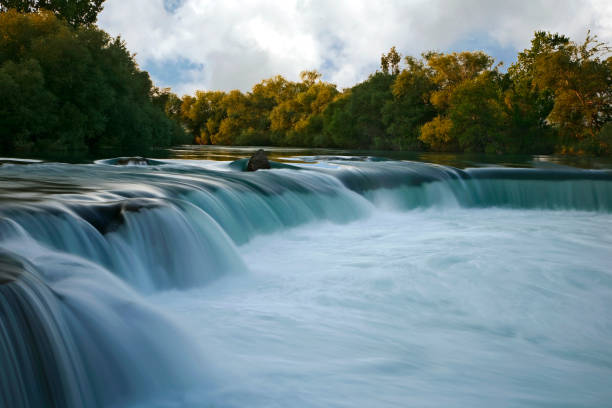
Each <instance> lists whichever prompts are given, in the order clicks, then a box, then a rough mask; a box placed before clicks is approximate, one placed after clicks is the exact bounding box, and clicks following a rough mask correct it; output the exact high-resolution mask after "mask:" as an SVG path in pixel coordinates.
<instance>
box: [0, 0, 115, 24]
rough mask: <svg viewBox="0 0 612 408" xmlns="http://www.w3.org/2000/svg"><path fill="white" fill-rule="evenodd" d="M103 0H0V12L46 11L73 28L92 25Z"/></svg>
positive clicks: (100, 9)
mask: <svg viewBox="0 0 612 408" xmlns="http://www.w3.org/2000/svg"><path fill="white" fill-rule="evenodd" d="M104 1H105V0H0V11H8V10H9V9H15V10H17V11H19V12H22V13H32V12H38V11H41V10H47V11H50V12H52V13H54V14H55V15H56V16H57V17H59V18H61V19H63V20H66V21H67V22H68V23H69V24H70V25H72V26H73V27H76V26H79V25H87V24H93V23H95V22H96V20H97V18H98V14H99V13H100V12H101V11H102V9H103V6H102V3H104Z"/></svg>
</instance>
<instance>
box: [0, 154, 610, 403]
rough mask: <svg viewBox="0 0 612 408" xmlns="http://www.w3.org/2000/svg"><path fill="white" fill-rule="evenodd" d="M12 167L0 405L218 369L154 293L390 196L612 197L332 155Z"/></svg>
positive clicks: (538, 174) (539, 177) (539, 178)
mask: <svg viewBox="0 0 612 408" xmlns="http://www.w3.org/2000/svg"><path fill="white" fill-rule="evenodd" d="M322 162H323V163H324V164H325V165H321V166H310V165H301V166H300V165H295V166H290V165H274V166H273V170H270V171H258V172H255V173H246V172H243V171H242V168H243V167H244V161H240V162H235V163H225V164H223V165H216V166H214V167H213V166H208V167H207V166H205V165H204V166H199V167H198V166H189V165H185V164H182V163H172V162H162V161H151V163H149V165H148V166H129V167H125V166H116V165H115V164H117V163H118V161H117V160H109V161H103V162H98V163H97V164H94V165H67V164H53V163H48V164H47V163H39V164H37V163H35V164H30V165H27V166H21V167H17V166H3V167H2V168H0V186H1V187H2V189H1V190H0V361H2V370H0V406H6V407H24V408H25V407H40V406H48V407H85V406H86V407H89V406H112V405H121V404H129V403H135V402H138V401H142V400H143V399H146V398H153V396H154V395H156V393H163V392H165V390H177V389H182V388H185V387H188V386H189V385H190V384H193V383H194V382H195V383H197V382H198V381H201V379H202V378H204V376H205V373H204V372H203V371H205V370H203V367H205V362H204V359H203V357H202V350H201V348H200V347H198V346H196V345H195V344H194V343H193V341H192V340H190V338H189V336H187V335H186V334H185V333H184V332H183V329H182V328H180V327H178V326H175V325H174V323H173V322H172V321H171V319H169V318H167V317H166V316H165V315H164V313H163V312H162V311H160V310H158V309H156V308H155V307H152V306H151V305H149V302H148V301H147V298H146V296H147V295H149V294H153V293H158V292H160V291H168V290H184V289H189V288H194V287H198V286H202V285H207V284H209V283H212V282H214V281H215V280H218V279H219V278H221V277H224V276H238V275H240V274H248V273H249V272H248V268H247V266H246V265H245V264H244V262H243V260H242V259H241V256H240V254H239V252H238V250H237V247H238V246H240V245H243V244H245V243H247V242H249V241H251V240H252V239H254V237H256V236H259V235H263V234H270V233H273V232H276V231H281V230H285V229H288V228H292V227H295V226H298V225H303V224H306V223H311V222H319V221H329V222H332V223H336V224H346V223H349V222H353V221H355V220H359V219H364V218H367V217H369V216H371V215H372V214H373V213H375V212H376V211H380V210H382V209H389V208H390V209H392V210H393V211H410V210H413V209H434V210H439V211H444V210H445V209H461V208H465V209H476V208H489V207H498V208H511V209H524V210H533V209H540V210H566V211H590V212H599V213H609V212H612V172H610V171H603V170H599V171H597V170H574V169H561V170H541V169H510V168H484V169H466V170H459V169H455V168H451V167H445V166H439V165H431V164H424V163H415V162H395V161H342V160H333V159H330V160H327V161H326V160H324V159H322Z"/></svg>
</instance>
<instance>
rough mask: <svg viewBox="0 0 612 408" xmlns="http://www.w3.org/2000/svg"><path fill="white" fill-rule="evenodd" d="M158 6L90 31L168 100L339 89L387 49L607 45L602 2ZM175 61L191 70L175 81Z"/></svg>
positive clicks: (267, 1) (111, 14) (145, 0)
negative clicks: (109, 42) (568, 42)
mask: <svg viewBox="0 0 612 408" xmlns="http://www.w3.org/2000/svg"><path fill="white" fill-rule="evenodd" d="M166 1H167V2H168V3H167V4H166V6H167V7H164V1H163V0H129V1H126V0H107V1H106V3H105V8H104V11H103V12H102V14H101V15H100V17H99V25H100V26H101V27H102V28H103V29H105V30H107V31H109V32H110V33H111V34H113V35H121V36H122V37H123V38H124V39H125V40H126V42H127V44H128V47H129V49H130V50H132V51H133V52H136V53H137V60H138V61H139V63H140V64H141V66H143V67H144V68H145V69H151V67H157V68H156V69H155V70H153V69H151V71H152V74H153V77H154V80H155V81H156V83H157V84H158V85H160V86H167V85H172V86H173V89H174V90H175V91H176V92H178V93H192V92H193V91H194V90H196V89H223V90H230V89H235V88H237V89H241V90H248V89H250V88H251V86H252V85H253V84H255V83H256V82H259V81H260V80H262V79H264V78H269V77H271V76H273V75H276V74H282V75H283V76H285V77H287V78H289V79H294V80H295V79H297V78H298V75H299V72H300V71H302V70H304V69H318V70H320V71H322V72H323V74H324V79H326V80H329V81H332V82H335V83H337V84H338V85H339V86H340V87H347V86H351V85H353V84H355V83H356V82H358V81H360V80H363V79H365V78H366V77H367V75H368V74H369V73H370V72H372V71H373V70H375V69H376V68H377V66H378V63H379V58H380V55H381V53H382V52H385V51H387V50H388V49H389V48H390V47H391V46H393V45H395V46H397V48H398V49H399V50H400V51H401V52H402V53H404V54H411V55H418V54H420V53H421V52H422V51H425V50H429V49H437V50H443V51H446V50H451V49H455V48H458V49H461V47H462V45H464V44H466V41H468V40H470V39H471V40H472V42H471V43H474V39H476V40H478V41H480V43H481V44H484V45H483V47H484V46H486V47H490V48H491V49H486V50H485V51H488V52H490V53H491V54H493V55H495V53H496V51H499V50H500V49H508V48H510V49H514V50H521V49H523V48H526V47H528V46H529V41H530V39H531V37H532V35H533V32H534V31H536V30H547V31H553V32H560V33H563V34H566V35H569V36H570V37H571V38H572V39H575V40H578V41H580V40H582V39H584V36H585V34H586V31H587V30H588V29H591V30H592V31H593V32H594V33H596V34H599V36H600V39H603V40H606V41H609V42H612V3H610V2H609V1H607V0H587V1H579V0H511V1H508V0H504V1H489V0H463V1H461V0H448V1H443V0H432V1H426V0H406V1H400V0H387V1H380V2H372V1H368V0H337V1H325V0H283V1H272V0H250V1H238V0H225V1H211V0H183V1H180V0H179V1H177V0H166ZM177 6H178V7H177ZM171 8H175V9H174V11H173V12H171V11H169V10H168V9H171ZM478 41H477V43H478ZM177 61H189V62H191V63H192V64H186V66H185V69H184V70H180V71H181V72H176V65H177ZM164 64H168V67H169V68H167V69H166V70H165V71H164V70H163V69H160V68H159V67H163V66H164ZM194 66H196V68H194Z"/></svg>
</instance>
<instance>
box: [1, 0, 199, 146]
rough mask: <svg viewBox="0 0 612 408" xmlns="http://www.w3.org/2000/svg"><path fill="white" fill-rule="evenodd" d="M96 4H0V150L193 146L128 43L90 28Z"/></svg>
mask: <svg viewBox="0 0 612 408" xmlns="http://www.w3.org/2000/svg"><path fill="white" fill-rule="evenodd" d="M101 4H102V0H90V1H85V0H74V1H73V0H70V1H67V0H33V1H23V0H22V1H15V0H8V1H7V0H0V100H1V102H0V151H5V152H10V151H15V150H21V151H38V152H49V151H65V152H68V153H70V152H96V151H100V150H103V149H115V150H124V151H132V152H137V151H143V150H146V149H147V148H148V147H152V146H171V145H174V144H183V143H190V142H191V138H190V136H189V135H188V134H187V133H186V132H185V131H184V129H183V126H182V125H181V124H180V123H178V122H176V121H173V120H172V119H170V118H168V116H167V115H166V111H165V99H164V98H165V95H164V94H163V92H161V91H160V90H159V89H157V88H156V87H154V86H153V83H152V82H151V79H150V78H149V74H148V73H147V72H146V71H143V70H141V69H139V67H138V65H137V64H136V62H135V60H134V55H132V54H131V53H130V52H129V51H128V50H127V47H126V45H125V43H124V42H123V41H122V40H121V39H120V38H112V37H111V36H110V35H108V34H107V33H106V32H104V31H102V30H101V29H99V28H98V27H97V26H95V24H94V22H95V20H96V15H97V13H98V12H99V11H100V10H101ZM9 7H11V8H9ZM15 7H16V8H17V9H19V10H20V11H18V10H17V9H16V8H15Z"/></svg>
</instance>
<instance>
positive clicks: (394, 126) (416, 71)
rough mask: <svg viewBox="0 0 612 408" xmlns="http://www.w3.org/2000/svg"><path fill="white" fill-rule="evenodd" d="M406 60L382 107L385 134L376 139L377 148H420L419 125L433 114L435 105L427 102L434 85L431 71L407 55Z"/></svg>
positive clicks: (431, 117) (428, 119) (421, 146)
mask: <svg viewBox="0 0 612 408" xmlns="http://www.w3.org/2000/svg"><path fill="white" fill-rule="evenodd" d="M405 60H406V65H407V68H406V69H404V70H403V71H402V72H401V73H400V74H399V75H398V76H397V78H396V79H395V81H394V82H393V85H392V87H391V92H392V94H393V99H392V100H389V101H387V102H386V103H385V106H384V107H383V109H382V115H383V116H382V118H383V123H384V124H385V126H387V129H386V130H387V132H386V133H387V135H386V138H385V139H380V138H379V139H378V140H376V141H375V145H376V147H377V148H381V149H393V150H422V149H423V145H422V142H421V141H419V139H418V137H419V134H420V128H421V126H423V125H424V124H425V123H427V122H428V121H430V120H431V119H433V117H434V116H435V109H434V107H433V106H432V104H431V103H430V102H429V97H430V95H431V92H433V91H434V89H435V87H434V83H433V81H432V79H431V77H432V71H431V70H430V69H429V68H427V67H426V66H425V65H424V64H423V61H420V60H417V59H416V58H413V57H406V59H405Z"/></svg>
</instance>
